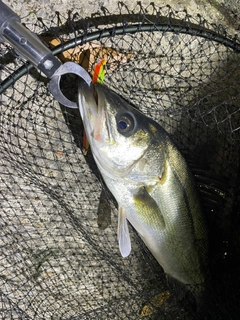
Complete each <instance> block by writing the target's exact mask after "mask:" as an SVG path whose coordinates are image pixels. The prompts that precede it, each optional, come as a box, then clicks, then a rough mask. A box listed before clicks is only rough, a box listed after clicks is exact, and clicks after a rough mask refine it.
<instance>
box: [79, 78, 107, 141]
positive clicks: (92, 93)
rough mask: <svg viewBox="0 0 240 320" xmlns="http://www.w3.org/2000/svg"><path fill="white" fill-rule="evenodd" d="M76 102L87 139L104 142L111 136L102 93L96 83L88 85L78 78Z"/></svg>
mask: <svg viewBox="0 0 240 320" xmlns="http://www.w3.org/2000/svg"><path fill="white" fill-rule="evenodd" d="M78 102H79V110H80V114H81V118H82V120H83V124H84V128H85V131H86V134H87V138H88V141H89V143H90V145H91V143H92V142H95V143H96V142H106V140H108V139H110V137H111V128H110V126H109V121H108V120H109V119H108V114H107V112H106V110H105V104H104V94H103V92H102V91H101V87H98V86H96V84H92V83H91V84H90V85H88V84H87V83H86V82H85V81H83V80H80V81H79V86H78Z"/></svg>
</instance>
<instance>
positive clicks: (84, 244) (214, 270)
mask: <svg viewBox="0 0 240 320" xmlns="http://www.w3.org/2000/svg"><path fill="white" fill-rule="evenodd" d="M109 10H110V9H109ZM109 10H107V9H106V8H105V9H104V8H103V11H102V12H99V13H97V14H96V15H94V14H93V15H92V17H82V16H80V15H79V14H78V10H77V9H76V11H75V12H68V13H66V15H65V16H62V15H61V14H60V13H58V12H56V13H55V14H54V16H53V18H52V19H51V20H50V19H49V20H48V19H41V18H39V17H37V16H36V15H35V14H34V13H33V14H32V16H31V17H27V19H25V20H26V21H23V22H25V24H26V26H27V27H28V28H29V29H30V30H31V31H33V32H35V33H37V34H38V35H39V36H40V37H41V39H42V41H44V42H45V43H46V44H47V45H48V46H49V47H51V48H52V49H53V50H54V52H55V54H57V55H58V57H59V59H61V61H69V60H70V61H74V62H76V63H79V64H81V65H82V66H83V67H84V68H85V69H86V70H87V71H88V72H89V73H90V74H91V75H93V69H94V66H95V64H96V63H98V62H99V61H101V60H102V59H104V60H106V65H105V71H106V72H105V76H104V84H105V85H106V86H108V87H109V88H111V89H112V90H114V91H115V92H116V93H117V94H119V95H120V96H122V97H123V98H124V99H125V100H127V101H128V102H130V103H131V104H133V105H134V106H136V107H137V108H138V109H140V110H141V111H142V112H143V113H145V114H146V115H147V116H149V117H151V118H152V119H154V120H155V121H157V122H159V123H160V125H161V126H162V127H163V128H164V129H165V130H166V131H167V132H168V133H169V134H170V135H171V136H172V138H173V140H174V141H175V143H176V144H177V146H178V148H179V149H180V150H181V152H182V154H183V155H184V156H185V158H186V159H187V161H188V162H189V163H190V166H191V168H192V171H193V173H194V176H195V179H196V184H197V187H198V190H199V193H200V196H201V201H202V204H203V208H204V211H205V215H206V219H207V223H208V229H209V242H210V249H209V251H210V253H209V264H210V269H211V289H210V290H209V297H210V298H209V300H211V303H210V304H209V305H208V306H206V309H208V310H207V312H206V313H207V316H206V317H207V319H238V316H239V312H240V310H239V309H240V307H239V300H240V291H239V287H240V277H239V271H240V264H239V256H240V249H239V248H240V238H239V234H240V232H239V223H240V221H239V207H240V198H239V191H240V179H239V177H240V175H239V173H240V168H239V151H240V150H239V142H240V107H239V105H240V86H239V82H240V80H239V79H240V77H239V72H240V71H239V48H240V46H239V42H238V40H237V39H236V38H235V37H234V35H230V34H227V32H226V30H225V29H224V28H222V27H221V26H216V25H211V24H209V23H207V21H205V20H204V18H203V17H200V16H196V17H191V16H189V15H188V14H187V12H185V11H179V12H176V11H173V10H172V9H171V8H170V7H169V6H162V7H156V6H154V5H153V4H150V5H149V6H148V7H142V6H141V5H140V3H139V4H138V5H137V6H136V7H135V9H134V10H131V11H130V10H129V9H128V8H127V7H126V6H125V5H123V4H121V3H120V4H119V14H118V15H112V14H111V12H110V11H109ZM31 19H32V20H31ZM0 63H1V64H0V66H1V69H0V77H1V83H0V89H1V107H0V108H1V112H0V164H1V165H0V206H1V213H0V313H1V318H2V319H81V320H84V319H111V320H115V319H116V320H119V319H133V320H136V319H189V320H190V319H197V318H199V316H198V314H197V311H196V308H195V305H194V301H193V299H192V297H191V295H189V292H188V291H187V290H185V288H184V287H183V286H180V285H178V284H176V283H172V281H171V279H168V278H166V276H165V275H164V273H163V270H162V268H161V267H160V265H159V264H158V263H157V261H156V260H155V259H154V258H153V257H152V255H151V253H150V252H149V250H148V249H147V248H146V246H145V245H144V244H143V242H142V240H141V239H140V238H139V236H138V235H137V233H136V232H135V231H134V230H133V228H131V227H130V233H131V243H132V251H131V254H130V255H129V256H128V257H127V258H126V259H123V258H122V257H121V255H120V253H119V249H118V243H117V208H116V203H115V201H114V199H113V198H112V196H111V195H110V194H109V192H108V191H107V190H106V187H105V186H104V184H103V181H102V180H101V177H100V174H99V172H98V170H97V168H96V165H95V163H94V161H93V158H92V155H91V151H90V150H89V151H88V152H87V154H86V155H84V152H83V136H84V135H83V125H82V121H81V118H80V114H79V111H78V110H73V109H69V108H66V107H64V106H62V105H59V103H58V102H57V101H56V100H54V99H53V97H52V95H51V94H50V93H49V91H48V87H47V83H48V79H46V78H45V77H44V76H43V75H42V74H40V73H38V71H37V70H35V69H33V68H32V67H31V66H30V65H29V64H28V63H26V61H24V60H23V59H22V58H21V57H19V56H18V54H17V53H16V52H15V51H14V50H13V49H12V48H11V47H10V46H8V45H7V44H1V45H0ZM62 90H63V92H65V93H66V94H67V95H68V96H69V98H71V99H75V100H76V99H77V98H76V97H77V85H76V79H75V78H74V77H73V76H72V75H69V76H68V77H65V78H64V79H63V81H62ZM102 190H103V191H102ZM99 203H100V205H99ZM196 290H197V288H196Z"/></svg>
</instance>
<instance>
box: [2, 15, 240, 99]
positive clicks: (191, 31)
mask: <svg viewBox="0 0 240 320" xmlns="http://www.w3.org/2000/svg"><path fill="white" fill-rule="evenodd" d="M171 16H172V14H171V13H170V14H169V17H156V16H154V15H152V16H150V17H148V20H149V21H154V20H156V18H157V20H158V21H155V22H152V23H133V24H129V22H126V21H125V19H124V20H123V22H122V25H121V26H114V27H111V28H103V29H101V30H99V31H94V32H89V33H88V32H87V31H86V32H85V33H84V34H83V35H81V36H78V37H76V36H75V37H73V38H72V39H70V40H67V41H66V42H64V43H61V44H59V45H57V46H56V47H54V48H52V49H51V51H52V53H53V55H55V56H56V55H59V54H61V53H63V52H65V51H67V50H69V49H72V48H74V47H76V46H81V45H84V44H86V43H88V42H91V41H94V40H100V39H102V38H110V37H114V36H117V35H125V34H134V33H138V32H174V33H179V34H188V35H192V36H197V37H201V38H204V39H207V40H210V41H214V42H216V43H220V44H222V45H224V46H226V47H228V48H230V49H232V50H233V51H235V52H237V53H238V52H240V42H239V41H238V37H237V35H235V36H234V37H232V36H231V35H229V34H227V33H226V31H224V33H225V34H222V32H223V29H222V26H221V25H219V26H212V27H213V28H215V29H216V31H213V30H210V29H208V28H206V27H205V23H206V21H203V22H201V23H200V24H199V25H197V24H194V23H192V22H190V21H188V19H187V17H188V15H187V14H186V18H185V19H183V20H180V19H173V18H172V17H171ZM137 17H139V15H132V14H129V15H128V17H125V18H127V21H131V20H132V21H135V20H136V19H137ZM105 18H106V21H109V19H107V17H105ZM91 21H92V20H91ZM96 22H97V21H96ZM76 26H77V27H76ZM60 28H61V27H60ZM80 28H81V25H78V24H77V23H75V25H74V31H77V30H79V29H80ZM41 35H43V34H41ZM33 68H34V66H33V64H31V63H30V62H26V63H24V64H23V65H22V66H21V67H19V68H18V69H17V70H16V71H14V72H13V73H12V74H11V75H10V76H8V77H7V78H6V79H5V80H4V81H3V82H2V83H0V94H2V93H4V91H5V90H7V89H8V88H9V87H10V86H12V85H13V84H14V83H15V82H16V81H17V80H19V79H20V78H21V77H23V76H24V75H26V74H27V73H28V72H29V71H30V70H31V69H33Z"/></svg>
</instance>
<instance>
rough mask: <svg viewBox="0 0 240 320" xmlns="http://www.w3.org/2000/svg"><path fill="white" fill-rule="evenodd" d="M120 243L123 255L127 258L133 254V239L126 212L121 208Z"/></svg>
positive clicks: (119, 214)
mask: <svg viewBox="0 0 240 320" xmlns="http://www.w3.org/2000/svg"><path fill="white" fill-rule="evenodd" d="M118 243H119V249H120V252H121V255H122V256H123V258H125V257H127V256H128V255H129V254H130V252H131V239H130V234H129V230H128V222H127V218H126V213H125V210H124V209H123V208H122V207H119V212H118Z"/></svg>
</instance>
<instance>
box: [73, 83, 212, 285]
mask: <svg viewBox="0 0 240 320" xmlns="http://www.w3.org/2000/svg"><path fill="white" fill-rule="evenodd" d="M78 104H79V110H80V115H81V117H82V121H83V125H84V128H85V131H86V135H87V139H88V141H89V144H90V147H91V151H92V154H93V157H94V159H95V162H96V165H97V167H98V169H99V171H100V173H101V175H102V178H103V180H104V182H105V184H106V186H107V187H108V189H109V190H110V192H111V193H112V195H113V196H114V198H115V199H116V202H117V204H118V230H117V237H118V244H119V249H120V253H121V255H122V257H124V258H125V257H127V256H128V255H129V254H130V252H131V239H130V233H129V227H128V224H129V223H130V224H131V225H132V226H133V227H134V228H135V230H136V231H137V232H138V234H139V236H140V237H141V238H142V240H143V242H144V243H145V245H146V246H147V247H148V249H149V250H150V251H151V253H152V255H153V256H154V257H155V259H156V260H157V261H158V263H159V264H160V265H161V267H162V268H163V270H164V272H165V274H166V275H167V276H169V277H171V278H174V279H175V280H177V282H180V283H182V284H184V285H189V286H192V285H193V286H201V287H202V286H204V284H205V282H206V279H207V269H208V262H207V261H208V258H207V256H208V232H207V227H206V221H205V217H204V214H203V210H202V207H201V203H200V200H199V196H198V193H197V189H196V185H195V182H194V177H193V174H192V173H191V170H190V168H189V165H188V164H187V162H186V160H185V159H184V157H183V155H182V154H181V152H180V151H179V150H178V148H177V146H176V144H175V143H174V141H173V139H172V137H171V136H170V135H169V134H168V133H167V132H166V130H165V129H164V128H163V127H162V126H160V124H159V123H157V122H156V121H154V120H153V119H151V118H149V117H147V116H146V115H145V114H143V113H142V112H141V111H139V110H138V109H137V108H135V107H134V106H133V105H132V104H131V103H130V102H128V101H127V100H125V99H124V98H122V97H121V96H120V95H119V94H117V93H115V92H114V91H113V90H111V89H110V88H108V87H107V86H106V85H105V84H100V83H95V84H91V85H90V86H89V85H88V84H87V83H86V82H84V81H79V87H78Z"/></svg>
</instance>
